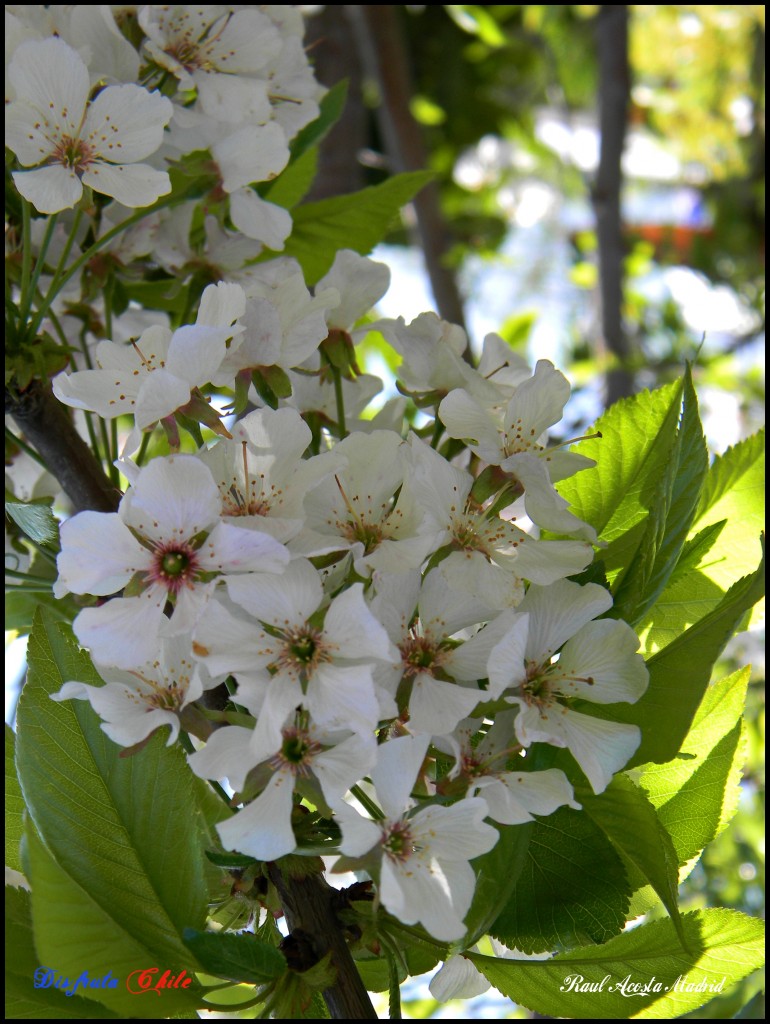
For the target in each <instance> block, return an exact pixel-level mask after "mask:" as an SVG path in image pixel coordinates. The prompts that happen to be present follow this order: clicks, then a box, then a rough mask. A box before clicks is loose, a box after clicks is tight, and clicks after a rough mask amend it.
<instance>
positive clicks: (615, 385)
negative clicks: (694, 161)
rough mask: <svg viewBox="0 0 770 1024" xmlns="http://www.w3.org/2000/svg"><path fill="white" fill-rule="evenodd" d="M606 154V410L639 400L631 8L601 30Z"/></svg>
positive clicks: (597, 193) (602, 196)
mask: <svg viewBox="0 0 770 1024" xmlns="http://www.w3.org/2000/svg"><path fill="white" fill-rule="evenodd" d="M597 44H598V58H599V97H598V98H599V130H600V133H601V149H600V155H599V167H598V170H597V173H596V180H595V182H594V187H593V193H592V200H593V207H594V213H595V216H596V234H597V240H598V246H599V292H600V300H601V329H602V343H603V346H604V349H605V353H606V354H607V355H608V356H609V358H610V360H611V365H610V367H609V369H608V371H607V378H606V391H605V405H606V406H609V405H612V403H613V402H615V401H617V400H618V399H619V398H623V397H625V396H627V395H631V394H633V391H634V377H633V373H632V372H631V370H630V368H629V357H630V355H631V344H630V341H629V338H628V335H627V333H626V330H625V327H624V324H623V260H624V257H625V251H624V246H623V236H622V229H621V219H620V195H621V188H622V171H621V158H622V155H623V146H624V144H625V138H626V124H627V120H628V106H629V98H630V89H631V76H630V69H629V63H628V6H627V5H625V4H602V6H601V7H600V8H599V17H598V24H597Z"/></svg>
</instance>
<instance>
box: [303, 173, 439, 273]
mask: <svg viewBox="0 0 770 1024" xmlns="http://www.w3.org/2000/svg"><path fill="white" fill-rule="evenodd" d="M432 177H433V175H432V173H431V172H430V171H410V172H408V173H406V174H397V175H395V177H393V178H388V180H387V181H384V182H382V184H380V185H372V186H371V187H370V188H365V189H362V190H361V191H360V192H353V193H351V194H350V195H344V196H334V197H333V198H332V199H321V200H319V201H318V202H316V203H305V204H303V205H302V206H299V207H297V208H296V209H295V210H293V211H292V219H293V221H294V228H293V230H292V233H291V235H290V236H289V238H288V239H287V241H286V246H285V247H284V249H283V255H285V256H293V257H295V259H297V260H299V263H300V265H301V267H302V269H303V271H304V272H305V280H306V281H307V283H308V284H309V285H313V284H315V283H316V282H317V281H318V280H319V279H320V278H321V277H323V275H324V274H325V273H326V272H327V271H328V270H329V268H330V267H331V265H332V263H333V262H334V257H335V254H336V253H337V252H339V250H340V249H353V250H354V251H355V252H357V253H360V254H361V255H362V256H365V255H367V254H368V253H370V252H371V251H372V249H373V248H374V247H375V245H377V243H378V242H381V241H382V240H383V238H384V237H385V235H386V234H387V232H388V229H389V228H390V225H391V224H392V222H393V221H394V219H395V218H396V216H397V215H398V212H399V210H400V209H401V207H402V206H404V204H405V203H408V202H409V201H410V200H411V199H412V198H413V197H414V196H415V195H416V193H417V192H419V191H420V189H421V188H423V186H425V185H427V183H428V182H429V181H430V180H431V179H432Z"/></svg>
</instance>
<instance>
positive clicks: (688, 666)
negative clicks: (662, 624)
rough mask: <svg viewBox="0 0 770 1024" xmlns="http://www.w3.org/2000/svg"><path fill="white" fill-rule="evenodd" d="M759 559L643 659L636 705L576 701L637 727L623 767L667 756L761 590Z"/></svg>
mask: <svg viewBox="0 0 770 1024" xmlns="http://www.w3.org/2000/svg"><path fill="white" fill-rule="evenodd" d="M764 571H765V559H764V553H763V555H762V561H761V562H760V565H759V567H758V568H757V570H756V571H755V572H754V573H752V575H751V576H746V577H744V578H743V579H742V580H739V581H738V582H737V583H735V584H734V585H733V586H732V587H731V588H730V590H729V591H728V592H727V593H726V594H725V596H724V597H723V598H722V600H721V601H720V602H719V604H718V605H717V607H716V608H714V609H713V610H712V611H711V612H709V613H708V615H705V616H704V617H703V618H702V619H700V620H699V621H698V622H696V623H695V625H693V626H690V628H689V629H688V630H686V631H685V632H684V633H682V634H681V636H679V637H677V638H676V640H674V641H672V642H671V643H670V644H668V646H667V647H664V648H663V650H662V651H659V652H658V653H657V654H654V655H653V656H652V657H651V658H650V659H649V661H648V662H647V668H648V669H649V673H650V685H649V686H648V687H647V690H646V692H645V693H644V694H643V695H642V696H641V697H640V699H639V700H638V701H637V702H636V704H613V705H612V707H611V708H607V707H602V706H601V705H598V704H591V705H584V702H576V704H575V708H576V710H581V711H582V710H584V708H585V709H590V713H591V714H592V715H594V716H595V717H598V718H606V719H611V720H613V721H618V722H630V723H632V724H634V725H638V726H639V728H640V729H641V730H642V742H641V744H640V746H639V749H638V750H637V752H636V753H635V754H634V756H633V757H632V758H631V760H630V761H629V763H628V765H627V766H626V767H627V768H633V767H635V766H636V765H639V764H646V762H648V761H654V762H655V763H656V764H665V763H666V762H667V761H671V760H673V759H674V758H675V757H676V755H677V752H678V751H679V748H680V747H681V745H682V742H683V740H684V738H685V736H686V735H687V733H688V731H689V729H690V725H691V723H692V721H693V718H694V717H695V712H696V711H697V710H698V706H699V705H700V702H701V701H702V699H703V696H704V694H705V692H706V687H707V686H708V684H709V680H710V678H711V672H712V669H713V667H714V664H715V662H716V660H717V658H718V657H719V655H720V654H721V652H722V650H723V649H724V646H725V644H726V643H727V641H728V640H729V639H730V637H731V636H732V635H733V634H734V632H735V630H736V628H737V627H738V625H739V623H740V622H741V620H742V619H743V617H744V615H745V614H746V612H747V611H748V610H749V609H750V608H752V607H753V606H754V605H755V604H756V603H757V601H758V600H759V599H760V598H761V597H762V596H763V594H764V592H765V582H764Z"/></svg>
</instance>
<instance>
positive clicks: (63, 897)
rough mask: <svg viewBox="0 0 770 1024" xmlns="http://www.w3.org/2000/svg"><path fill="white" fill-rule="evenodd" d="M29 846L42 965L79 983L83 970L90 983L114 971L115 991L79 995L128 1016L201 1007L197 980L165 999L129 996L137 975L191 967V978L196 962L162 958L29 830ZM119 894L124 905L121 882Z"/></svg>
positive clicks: (149, 995) (97, 990) (116, 886)
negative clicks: (132, 977)
mask: <svg viewBox="0 0 770 1024" xmlns="http://www.w3.org/2000/svg"><path fill="white" fill-rule="evenodd" d="M27 845H28V850H29V874H30V883H31V885H32V922H33V926H34V935H35V948H36V949H37V952H38V954H39V956H40V962H41V963H42V964H44V965H45V966H51V967H53V968H54V970H55V971H56V972H57V974H60V975H62V976H64V977H67V978H70V979H71V980H73V981H74V980H75V979H77V978H79V977H80V976H81V974H82V973H83V971H88V976H89V978H90V979H95V978H104V977H105V976H106V975H107V974H108V972H111V974H112V977H114V978H118V979H119V981H118V985H117V986H116V987H115V988H94V989H92V988H90V987H89V988H88V989H85V988H84V989H82V990H81V989H78V991H77V993H76V994H78V995H82V996H83V997H84V998H85V999H86V1000H87V1001H89V1002H90V1001H91V1000H95V1001H96V1003H95V1005H96V1004H99V1005H103V1006H106V1007H109V1008H110V1009H111V1010H113V1011H114V1012H115V1013H118V1014H120V1015H121V1016H124V1017H147V1018H150V1019H157V1018H159V1017H165V1016H166V1015H167V1014H171V1013H178V1012H180V1011H182V1010H184V1009H190V1010H191V1009H194V1008H195V1007H196V1006H199V1005H200V1003H201V990H200V986H199V985H198V983H197V981H193V982H192V984H191V986H190V987H189V988H186V989H183V988H180V989H169V990H168V991H165V992H163V993H162V994H161V995H160V996H158V995H155V994H153V993H152V992H149V993H148V992H144V993H140V994H138V995H137V994H132V993H131V992H129V990H128V988H127V985H126V982H127V980H128V978H129V976H130V975H131V974H132V973H134V972H137V971H141V970H146V969H148V968H151V967H158V968H160V971H159V974H162V973H163V972H164V971H165V970H167V969H170V970H171V971H172V972H173V973H174V974H177V973H178V972H179V971H180V969H181V968H183V967H186V968H187V971H188V974H190V971H191V969H192V966H193V965H194V958H193V957H192V955H191V954H188V956H187V963H186V964H184V963H183V962H181V961H180V960H179V959H178V958H177V957H173V958H172V957H168V958H162V957H158V955H157V954H155V953H154V952H153V950H152V949H151V948H149V947H148V946H147V945H146V944H145V943H144V942H142V940H141V938H140V937H139V936H135V935H131V934H129V933H128V932H127V931H126V930H125V929H124V928H122V927H121V925H120V923H119V922H118V921H116V919H115V917H114V915H113V914H112V913H111V912H110V909H109V908H108V907H104V906H102V905H101V904H100V902H98V901H97V899H95V898H94V895H93V894H92V892H91V890H90V889H89V888H87V887H84V886H83V885H81V884H79V883H78V882H76V881H75V880H74V878H73V877H72V875H71V874H70V873H68V872H67V871H65V870H64V869H63V868H62V867H61V866H60V865H59V864H57V863H56V860H55V859H54V858H53V857H52V856H51V854H50V852H49V851H48V850H47V849H46V848H45V846H44V845H43V843H42V842H41V840H40V837H39V836H38V835H37V832H36V830H35V829H34V827H32V826H30V827H29V828H28V829H27ZM114 891H115V896H116V899H118V900H119V899H120V896H121V892H120V884H119V881H118V880H116V881H115V884H114ZM161 1000H162V1003H161Z"/></svg>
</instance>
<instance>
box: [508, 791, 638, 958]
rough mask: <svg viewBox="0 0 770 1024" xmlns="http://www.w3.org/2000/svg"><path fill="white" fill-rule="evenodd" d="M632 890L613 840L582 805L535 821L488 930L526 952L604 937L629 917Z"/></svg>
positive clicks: (615, 931) (564, 946) (611, 933)
mask: <svg viewBox="0 0 770 1024" xmlns="http://www.w3.org/2000/svg"><path fill="white" fill-rule="evenodd" d="M628 903H629V890H628V883H627V880H626V873H625V870H624V868H623V864H622V862H621V860H620V858H619V857H618V855H617V853H616V852H615V850H614V849H613V847H612V845H611V843H610V842H609V840H608V839H607V838H606V836H605V835H604V834H603V833H602V832H601V830H600V829H599V828H597V826H596V825H594V823H593V822H592V821H591V820H590V818H589V817H588V815H586V814H583V813H582V812H581V811H573V810H570V809H568V808H560V809H559V810H558V811H556V812H555V813H554V814H551V815H549V816H548V817H547V818H541V819H539V820H538V821H537V823H536V824H535V827H534V829H533V832H532V838H531V840H530V843H529V848H528V850H527V860H526V863H525V865H524V868H523V870H522V872H521V874H520V875H519V879H518V882H517V883H516V886H515V888H514V890H513V893H512V895H511V897H510V899H509V900H508V902H507V903H506V905H505V906H504V907H503V909H502V911H501V913H500V914H499V915H498V917H497V918H496V919H495V921H494V922H493V924H492V925H491V927H490V929H489V932H490V934H491V935H493V936H494V937H495V938H497V939H500V940H501V941H502V942H504V943H505V944H506V945H508V946H515V947H516V948H517V949H520V950H522V951H523V952H525V953H541V952H544V951H552V950H554V949H569V948H570V947H571V946H575V945H578V946H579V945H585V944H586V943H593V942H604V941H606V940H607V939H608V938H610V937H611V936H612V935H616V934H617V933H618V932H619V931H620V930H621V928H622V927H623V925H624V924H625V922H626V912H627V910H628Z"/></svg>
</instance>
